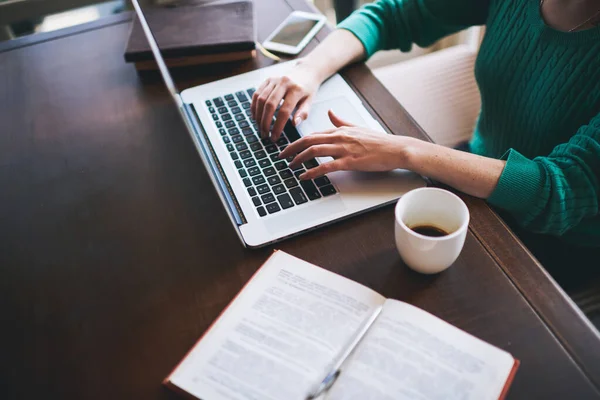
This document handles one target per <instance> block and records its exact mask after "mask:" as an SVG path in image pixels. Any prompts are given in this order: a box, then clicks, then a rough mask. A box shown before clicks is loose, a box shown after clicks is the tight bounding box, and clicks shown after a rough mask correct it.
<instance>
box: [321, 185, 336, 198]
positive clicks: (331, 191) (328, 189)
mask: <svg viewBox="0 0 600 400" xmlns="http://www.w3.org/2000/svg"><path fill="white" fill-rule="evenodd" d="M320 189H321V194H323V196H331V195H332V194H336V193H337V190H335V188H334V187H333V186H332V185H327V186H323V187H322V188H320Z"/></svg>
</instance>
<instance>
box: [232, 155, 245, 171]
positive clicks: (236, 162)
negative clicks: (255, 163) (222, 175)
mask: <svg viewBox="0 0 600 400" xmlns="http://www.w3.org/2000/svg"><path fill="white" fill-rule="evenodd" d="M234 154H235V153H234ZM236 155H237V154H236ZM235 167H236V168H237V169H240V168H243V167H244V166H243V165H242V162H241V161H240V160H235Z"/></svg>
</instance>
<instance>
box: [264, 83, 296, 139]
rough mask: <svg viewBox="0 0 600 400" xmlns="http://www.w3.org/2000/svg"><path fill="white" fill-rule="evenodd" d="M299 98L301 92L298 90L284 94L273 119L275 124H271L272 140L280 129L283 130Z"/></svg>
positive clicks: (278, 134)
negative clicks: (275, 117)
mask: <svg viewBox="0 0 600 400" xmlns="http://www.w3.org/2000/svg"><path fill="white" fill-rule="evenodd" d="M301 98H302V92H300V91H298V90H294V91H292V92H290V93H288V94H287V95H286V96H285V99H284V100H283V105H282V106H281V108H280V109H279V112H278V113H277V119H276V120H275V125H273V129H272V131H271V138H272V139H273V141H276V140H277V139H279V136H280V135H281V131H283V128H284V127H285V124H286V123H287V122H288V120H289V118H290V116H291V115H292V112H293V111H294V108H296V105H297V103H298V100H300V99H301Z"/></svg>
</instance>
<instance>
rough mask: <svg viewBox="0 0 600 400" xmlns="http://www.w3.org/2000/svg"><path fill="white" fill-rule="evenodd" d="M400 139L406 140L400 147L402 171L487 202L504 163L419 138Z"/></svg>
mask: <svg viewBox="0 0 600 400" xmlns="http://www.w3.org/2000/svg"><path fill="white" fill-rule="evenodd" d="M399 139H400V140H403V141H406V143H403V145H402V148H403V151H402V152H403V156H402V157H401V158H402V159H403V161H402V164H403V165H402V168H405V169H409V170H411V171H414V172H416V173H418V174H419V175H423V176H427V177H429V178H431V179H434V180H436V181H438V182H441V183H444V184H446V185H449V186H452V187H453V188H455V189H458V190H460V191H461V192H464V193H467V194H470V195H472V196H476V197H480V198H483V199H487V198H488V197H489V196H490V195H491V194H492V192H493V191H494V189H495V188H496V186H497V184H498V180H499V179H500V175H502V171H503V170H504V165H505V164H506V162H505V161H503V160H496V159H494V158H488V157H482V156H478V155H476V154H471V153H467V152H464V151H459V150H454V149H450V148H447V147H443V146H440V145H436V144H433V143H429V142H425V141H422V140H418V139H412V138H411V139H408V138H405V137H401V138H399Z"/></svg>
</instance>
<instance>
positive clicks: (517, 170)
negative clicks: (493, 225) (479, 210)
mask: <svg viewBox="0 0 600 400" xmlns="http://www.w3.org/2000/svg"><path fill="white" fill-rule="evenodd" d="M501 160H506V165H505V166H504V170H503V171H502V174H501V175H500V180H499V181H498V185H497V186H496V189H495V190H494V191H493V192H492V194H491V196H490V197H488V199H487V201H488V202H489V203H490V204H493V205H495V206H497V207H500V208H502V209H504V210H507V211H509V212H514V213H521V212H523V213H529V212H531V211H532V210H533V209H535V208H536V207H537V206H538V203H539V197H540V194H541V193H542V191H543V188H544V178H545V174H544V170H543V168H542V166H541V165H539V164H538V163H536V162H535V161H532V160H530V159H528V158H527V157H525V156H523V155H522V154H521V153H519V152H518V151H516V150H514V149H510V150H508V151H507V152H506V153H504V155H503V156H502V157H501Z"/></svg>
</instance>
